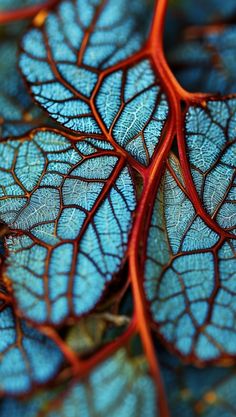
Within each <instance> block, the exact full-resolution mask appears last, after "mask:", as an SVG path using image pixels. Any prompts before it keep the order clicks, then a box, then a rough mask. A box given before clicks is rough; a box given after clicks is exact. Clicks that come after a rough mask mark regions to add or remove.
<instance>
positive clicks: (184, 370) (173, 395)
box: [161, 353, 236, 417]
mask: <svg viewBox="0 0 236 417" xmlns="http://www.w3.org/2000/svg"><path fill="white" fill-rule="evenodd" d="M161 365H162V371H163V377H164V381H165V384H166V390H167V392H168V393H169V395H168V398H169V404H170V412H171V416H172V417H195V416H196V415H201V416H202V417H218V416H224V417H234V416H235V413H236V408H235V391H236V370H235V368H227V367H226V368H216V367H214V368H205V369H197V368H194V367H192V366H184V365H183V364H181V363H180V362H179V361H178V360H176V359H175V358H174V357H171V356H170V355H168V354H166V353H161Z"/></svg>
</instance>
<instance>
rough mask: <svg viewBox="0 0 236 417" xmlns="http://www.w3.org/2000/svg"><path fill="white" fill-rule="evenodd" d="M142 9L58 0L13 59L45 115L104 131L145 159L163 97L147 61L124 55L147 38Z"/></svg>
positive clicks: (156, 135)
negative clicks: (56, 4) (40, 25)
mask: <svg viewBox="0 0 236 417" xmlns="http://www.w3.org/2000/svg"><path fill="white" fill-rule="evenodd" d="M84 10H86V13H85V12H84ZM144 14H147V15H148V16H147V22H148V20H149V12H148V8H147V7H144V5H143V4H142V2H138V3H137V2H135V1H133V0H132V1H130V2H126V1H125V0H119V1H118V2H114V1H112V0H110V1H108V2H107V3H106V4H105V3H104V1H102V0H97V1H96V2H93V3H91V2H89V1H88V0H84V1H82V2H74V1H62V2H61V3H60V5H59V7H58V9H57V11H56V12H55V13H50V14H49V15H48V17H47V19H46V21H45V23H44V25H43V26H42V27H40V28H37V27H34V28H32V29H31V30H30V31H29V32H28V33H27V34H26V35H25V37H24V38H23V42H22V50H23V51H22V54H21V57H20V62H19V65H20V68H21V71H22V73H23V75H24V77H25V79H26V80H27V82H28V84H29V86H30V89H31V92H32V94H33V95H34V97H35V100H36V101H37V102H38V103H39V104H40V105H41V106H42V107H43V108H45V109H46V110H47V111H48V113H49V114H50V116H51V117H52V118H54V119H56V120H57V121H58V122H59V123H61V124H62V125H63V126H65V127H66V128H69V129H71V130H73V131H74V132H80V133H83V134H88V135H90V134H103V135H104V136H105V138H106V139H108V140H109V141H112V142H115V144H118V146H119V147H121V148H122V149H125V150H126V152H127V153H129V154H131V156H132V157H133V158H135V159H136V160H137V161H138V162H140V163H141V164H144V165H148V164H149V162H150V159H151V157H152V156H153V153H154V150H155V147H156V145H157V144H158V143H159V141H160V138H161V135H162V132H163V127H164V124H165V121H166V118H167V113H168V104H167V99H166V96H165V94H164V93H163V91H162V88H161V87H160V81H159V79H158V77H157V76H156V75H155V73H154V71H153V69H152V65H151V63H150V61H149V60H147V59H143V60H140V59H139V62H138V63H136V62H135V60H134V62H133V63H132V64H131V65H130V64H129V62H128V60H129V58H130V57H131V56H132V54H134V53H135V52H137V51H139V49H140V48H141V46H142V44H143V42H144V40H145V38H146V28H147V27H148V23H147V22H146V24H145V25H144V24H143V22H142V24H141V26H140V25H139V22H140V19H143V15H144ZM78 16H79V18H78ZM59 28H62V29H61V30H59ZM118 67H119V68H118Z"/></svg>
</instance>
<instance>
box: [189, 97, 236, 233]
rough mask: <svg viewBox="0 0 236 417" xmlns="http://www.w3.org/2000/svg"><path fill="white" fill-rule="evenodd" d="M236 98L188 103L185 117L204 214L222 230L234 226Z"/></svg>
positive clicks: (190, 160)
mask: <svg viewBox="0 0 236 417" xmlns="http://www.w3.org/2000/svg"><path fill="white" fill-rule="evenodd" d="M235 123H236V99H235V98H232V99H225V100H223V101H220V100H219V101H216V100H209V101H207V102H206V104H205V105H204V106H203V107H201V106H196V107H193V106H192V107H190V108H189V109H188V111H187V113H186V118H185V126H186V127H185V136H186V152H187V156H188V160H189V165H190V170H191V174H192V178H193V181H194V184H195V187H196V190H197V193H198V195H199V198H200V199H201V202H202V205H203V207H204V209H205V210H206V212H207V213H208V215H209V216H210V217H211V218H212V219H213V220H214V221H215V222H216V223H217V224H218V225H219V226H220V227H221V228H222V229H224V230H225V231H226V232H228V233H231V234H232V235H235V226H236V212H235V200H236V183H235V174H236V140H235Z"/></svg>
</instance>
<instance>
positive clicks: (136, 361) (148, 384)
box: [0, 348, 159, 417]
mask: <svg viewBox="0 0 236 417" xmlns="http://www.w3.org/2000/svg"><path fill="white" fill-rule="evenodd" d="M60 391H61V390H59V393H55V394H54V393H53V392H52V391H51V392H50V393H49V392H48V393H43V394H42V395H41V396H40V395H39V396H35V397H33V399H32V400H28V401H22V402H20V401H12V399H11V400H9V399H8V398H7V399H5V400H3V402H2V404H1V405H0V413H1V417H6V416H7V415H9V410H10V411H11V412H12V415H19V414H18V413H19V412H21V413H22V416H23V415H26V413H27V412H28V413H29V412H31V413H32V414H31V415H30V416H31V417H39V416H44V417H55V416H57V417H68V414H69V415H71V416H72V415H76V417H85V416H87V417H100V416H106V415H110V416H112V417H127V416H137V417H143V416H145V417H158V415H159V413H158V410H157V406H156V403H157V401H156V392H155V385H154V383H153V381H152V378H151V376H150V375H149V373H148V365H147V363H146V360H145V358H144V357H143V356H141V355H140V356H138V357H132V356H131V355H130V354H129V353H128V352H127V350H126V349H125V348H122V349H119V350H118V351H117V352H116V353H115V354H113V355H112V356H111V357H109V358H108V359H106V360H105V361H104V362H103V363H101V364H99V365H97V366H96V367H95V368H94V369H93V370H92V372H91V374H90V375H89V376H88V377H87V378H84V379H83V380H81V381H78V382H76V381H75V382H74V383H73V382H72V383H71V384H70V385H69V387H68V388H67V389H66V390H65V392H60ZM50 396H51V397H55V398H52V399H51V398H50ZM47 397H48V398H47Z"/></svg>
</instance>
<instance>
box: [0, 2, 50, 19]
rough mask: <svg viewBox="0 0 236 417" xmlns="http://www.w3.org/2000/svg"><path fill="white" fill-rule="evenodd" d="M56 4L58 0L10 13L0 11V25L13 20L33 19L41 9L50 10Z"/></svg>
mask: <svg viewBox="0 0 236 417" xmlns="http://www.w3.org/2000/svg"><path fill="white" fill-rule="evenodd" d="M57 3H58V0H48V1H45V2H44V3H41V4H37V5H35V6H28V7H24V8H21V9H15V10H10V11H0V24H7V23H11V22H13V21H15V20H22V19H29V18H32V17H34V16H35V15H36V14H37V13H38V12H40V11H41V10H42V9H50V8H51V7H53V6H54V5H56V4H57Z"/></svg>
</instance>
